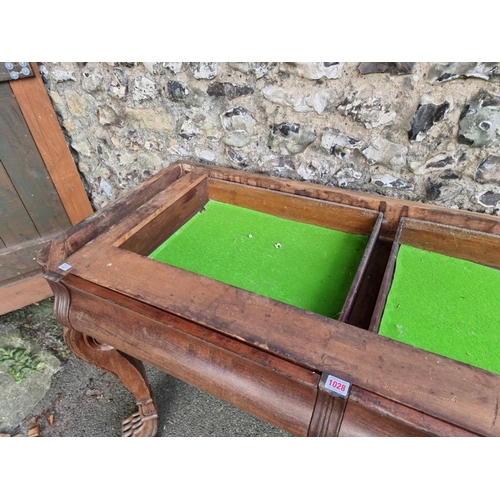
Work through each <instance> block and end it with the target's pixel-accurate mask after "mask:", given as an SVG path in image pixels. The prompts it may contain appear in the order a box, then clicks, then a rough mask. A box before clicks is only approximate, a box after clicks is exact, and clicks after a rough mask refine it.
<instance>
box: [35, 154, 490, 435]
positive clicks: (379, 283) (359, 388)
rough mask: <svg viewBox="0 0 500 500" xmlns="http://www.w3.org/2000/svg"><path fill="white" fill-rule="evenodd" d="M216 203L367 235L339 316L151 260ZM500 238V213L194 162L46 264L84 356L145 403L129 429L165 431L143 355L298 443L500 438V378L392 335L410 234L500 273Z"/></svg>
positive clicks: (144, 189) (123, 200)
mask: <svg viewBox="0 0 500 500" xmlns="http://www.w3.org/2000/svg"><path fill="white" fill-rule="evenodd" d="M208 200H216V201H220V202H224V203H229V204H233V205H237V206H241V207H245V208H249V209H253V210H257V211H261V212H264V213H267V214H271V215H275V216H279V217H282V218H285V219H291V220H295V221H299V222H306V223H309V224H314V225H317V226H321V227H326V228H330V229H336V230H340V231H344V232H348V233H355V234H362V235H365V236H366V237H367V240H368V243H367V246H366V249H365V252H364V254H363V257H362V259H361V262H360V264H359V267H358V268H357V271H356V274H355V276H354V279H353V282H352V286H351V288H350V290H349V293H348V295H347V298H346V300H345V303H344V306H343V308H342V311H341V313H340V316H339V317H338V319H332V318H329V317H325V316H322V315H320V314H316V313H312V312H309V311H306V310H302V309H299V308H297V307H294V306H291V305H288V304H285V303H283V302H280V301H278V300H273V299H270V298H267V297H264V296H261V295H258V294H256V293H252V292H250V291H247V290H243V289H240V288H237V287H235V286H231V285H227V284H225V283H222V282H220V281H216V280H214V279H211V278H207V277H204V276H201V275H198V274H196V273H193V272H189V271H185V270H183V269H180V268H177V267H174V266H171V265H167V264H164V263H162V262H157V261H155V260H152V259H150V258H148V255H149V254H150V253H151V252H152V251H153V250H154V249H155V248H156V247H158V245H160V244H161V243H162V242H163V241H164V240H165V239H166V238H167V237H169V236H170V235H172V234H174V233H175V232H176V231H177V230H178V229H179V228H180V227H181V226H183V224H185V223H186V221H188V220H190V219H191V218H192V217H193V216H194V215H195V214H196V213H198V212H199V211H200V210H202V209H203V207H204V206H205V204H206V203H207V202H208ZM499 234H500V221H499V219H498V218H497V217H494V216H489V215H484V214H476V213H469V212H465V211H460V210H455V209H448V208H443V207H438V206H433V205H427V204H420V203H415V202H409V201H405V200H399V199H392V198H388V197H382V196H376V195H371V194H364V193H360V192H352V191H347V190H343V189H338V188H333V187H325V186H321V185H316V184H310V183H305V182H298V181H291V180H286V179H278V178H273V177H268V176H264V175H258V174H253V173H248V172H243V171H237V170H231V169H225V168H220V167H211V166H204V165H197V164H192V163H187V162H178V163H175V164H173V165H171V166H169V167H167V168H165V169H164V170H162V171H161V172H159V173H158V174H156V175H155V176H153V177H152V178H150V179H149V180H148V181H146V182H145V183H143V184H141V185H140V186H138V187H136V188H134V189H132V190H131V191H129V192H128V193H126V194H124V195H122V196H121V197H120V198H118V199H117V200H115V201H114V202H111V203H110V204H109V205H107V206H106V207H104V208H103V209H102V210H100V211H99V212H97V213H95V214H94V215H92V216H90V217H89V218H87V219H86V220H85V221H83V222H81V223H80V224H78V225H77V226H75V227H73V228H71V229H70V230H68V231H67V232H66V233H64V234H62V235H61V236H59V237H58V238H56V239H54V240H53V241H52V242H51V243H50V244H49V245H47V246H46V247H45V248H44V249H43V250H42V251H41V252H40V254H39V256H38V262H39V264H40V266H41V267H42V269H43V271H44V276H45V278H46V279H47V280H48V282H49V284H50V286H51V287H52V290H53V291H54V294H55V314H56V317H57V319H58V321H59V322H60V323H61V324H62V325H63V326H64V336H65V340H66V342H67V343H68V345H69V347H70V349H71V350H72V351H73V352H74V353H75V354H76V355H77V356H79V357H80V358H82V359H83V360H85V361H87V362H89V363H92V364H94V365H96V366H98V367H100V368H102V369H104V370H107V371H109V372H111V373H113V374H115V375H116V376H117V377H118V378H119V379H120V380H121V381H122V382H123V384H124V385H125V386H126V387H127V388H128V389H129V390H130V391H131V392H132V394H133V395H134V397H135V399H136V401H137V406H138V411H137V412H136V413H135V414H134V415H132V416H131V417H130V418H129V419H127V420H125V421H124V422H123V424H122V434H123V435H125V436H153V435H155V434H156V431H157V413H156V408H155V404H154V397H153V395H152V393H151V390H150V387H149V385H148V383H147V380H146V377H145V373H144V369H143V362H146V363H149V364H150V365H152V366H155V367H157V368H159V369H160V370H163V371H165V372H167V373H169V374H171V375H172V376H174V377H177V378H179V379H181V380H184V381H185V382H187V383H189V384H192V385H194V386H196V387H198V388H200V389H202V390H204V391H206V392H209V393H211V394H212V395H214V396H216V397H218V398H220V399H222V400H224V401H227V402H229V403H231V404H233V405H235V406H237V407H239V408H241V409H243V410H244V411H246V412H249V413H251V414H253V415H255V416H257V417H259V418H261V419H263V420H265V421H267V422H270V423H271V424H274V425H276V426H278V427H280V428H282V429H284V430H286V431H288V432H290V433H292V434H294V435H297V436H476V435H485V436H496V435H499V434H500V421H499V419H498V418H497V417H498V406H499V402H498V398H499V394H500V376H499V375H497V374H494V373H491V372H488V371H486V370H482V369H479V368H476V367H473V366H469V365H467V364H465V363H461V362H458V361H454V360H452V359H449V358H446V357H444V356H440V355H437V354H432V353H430V352H426V351H423V350H421V349H418V348H415V347H412V346H409V345H406V344H403V343H401V342H397V341H394V340H392V339H388V338H385V337H383V336H381V335H378V334H377V328H378V325H379V322H380V317H381V314H382V311H383V307H384V304H385V300H386V296H387V291H388V289H389V287H390V281H391V276H392V272H393V269H394V261H395V256H396V254H397V248H398V245H399V244H400V243H401V242H404V243H408V244H412V245H415V246H417V247H419V248H424V249H428V250H434V251H439V252H441V253H444V254H447V255H452V256H457V257H460V258H464V259H469V260H473V261H475V262H479V263H481V264H485V265H488V266H491V267H495V268H500V257H499V255H500V252H499V251H498V249H499V248H500V246H499V242H500V236H499ZM200 251H201V250H200ZM499 324H500V322H499Z"/></svg>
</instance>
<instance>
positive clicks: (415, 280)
mask: <svg viewBox="0 0 500 500" xmlns="http://www.w3.org/2000/svg"><path fill="white" fill-rule="evenodd" d="M379 333H380V334H381V335H384V336H385V337H389V338H392V339H395V340H398V341H400V342H404V343H406V344H410V345H412V346H416V347H419V348H421V349H424V350H426V351H430V352H434V353H436V354H441V355H442V356H446V357H448V358H451V359H455V360H457V361H462V362H464V363H467V364H469V365H472V366H477V367H479V368H483V369H485V370H488V371H491V372H494V373H500V271H498V270H496V269H492V268H489V267H486V266H482V265H479V264H476V263H473V262H469V261H466V260H462V259H457V258H454V257H448V256H445V255H441V254H437V253H433V252H429V251H426V250H420V249H417V248H414V247H410V246H408V245H401V246H400V248H399V252H398V255H397V260H396V269H395V273H394V277H393V281H392V285H391V289H390V291H389V295H388V298H387V302H386V306H385V310H384V314H383V316H382V321H381V324H380V328H379Z"/></svg>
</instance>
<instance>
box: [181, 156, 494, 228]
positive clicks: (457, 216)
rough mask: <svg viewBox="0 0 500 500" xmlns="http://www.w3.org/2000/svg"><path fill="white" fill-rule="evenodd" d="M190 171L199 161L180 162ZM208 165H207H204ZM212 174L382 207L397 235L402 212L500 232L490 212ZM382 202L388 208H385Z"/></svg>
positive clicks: (224, 171)
mask: <svg viewBox="0 0 500 500" xmlns="http://www.w3.org/2000/svg"><path fill="white" fill-rule="evenodd" d="M178 164H180V165H181V166H182V168H183V169H184V170H186V171H190V170H194V169H197V168H199V167H200V165H198V164H196V163H188V162H182V161H181V162H178ZM202 166H203V167H206V165H202ZM210 177H211V178H212V179H218V180H222V181H229V182H235V183H237V184H243V185H246V186H253V187H258V188H263V189H268V190H271V191H280V192H283V193H289V194H295V195H298V196H305V197H308V198H315V199H318V200H326V201H331V202H334V203H340V204H345V205H349V206H353V207H360V208H367V209H370V210H377V211H378V210H380V211H383V213H384V224H383V226H382V236H384V237H388V238H393V237H394V235H395V233H396V230H397V226H398V223H399V219H400V217H401V216H406V217H412V218H414V219H420V220H427V221H429V222H437V223H441V224H451V225H455V226H459V227H463V228H469V229H474V230H476V231H484V232H487V233H492V234H500V220H499V218H498V217H496V216H493V215H487V214H476V213H473V212H466V211H464V210H458V209H453V208H447V207H440V206H435V205H426V204H424V203H420V202H412V201H408V200H400V199H398V198H388V197H387V196H381V195H376V194H371V193H361V192H358V191H350V190H348V189H341V188H335V187H330V186H322V185H318V184H310V183H307V182H302V181H292V180H288V179H278V178H276V177H270V176H265V175H259V174H254V173H251V172H244V171H241V170H233V169H229V168H223V167H210ZM381 206H384V207H385V208H384V209H383V210H382V208H381Z"/></svg>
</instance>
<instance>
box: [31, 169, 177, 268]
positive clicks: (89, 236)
mask: <svg viewBox="0 0 500 500" xmlns="http://www.w3.org/2000/svg"><path fill="white" fill-rule="evenodd" d="M182 173H183V171H182V168H181V167H180V166H179V165H175V164H174V165H171V166H170V167H168V168H166V169H164V170H162V171H160V172H158V173H157V174H156V175H154V176H152V177H151V178H149V179H148V180H147V181H145V182H144V183H142V184H141V185H140V186H138V187H137V188H136V189H134V190H132V191H130V192H128V193H123V194H122V195H121V196H119V197H118V198H117V199H115V200H113V201H112V202H110V203H108V204H107V205H106V206H105V207H104V208H103V209H101V210H100V211H99V212H96V213H94V214H93V215H91V216H90V217H87V219H85V220H83V221H82V222H80V223H79V224H77V225H76V226H74V227H73V228H71V229H69V230H68V231H66V232H65V233H64V235H61V236H59V237H57V238H54V240H52V242H51V244H50V245H48V246H47V247H46V248H45V249H43V251H41V252H40V253H39V259H38V264H39V266H40V267H41V269H42V270H43V271H45V270H47V269H49V267H50V268H52V267H54V268H56V267H57V266H58V265H59V264H60V263H61V262H63V261H64V259H66V257H68V256H70V255H72V254H73V253H75V252H76V251H78V250H79V249H80V248H82V247H83V246H84V245H86V244H87V243H89V242H90V241H92V240H94V239H96V238H98V237H99V236H101V235H102V234H103V233H105V232H106V231H108V230H109V229H110V228H111V227H112V226H113V225H115V224H116V223H117V222H119V221H122V220H123V219H124V218H125V217H126V216H127V215H129V214H131V213H132V212H134V211H135V210H136V209H138V208H139V207H140V206H141V205H143V204H144V201H145V199H146V198H148V197H150V198H154V197H155V196H156V195H158V194H159V193H161V192H162V191H163V190H164V189H167V188H168V186H169V185H170V184H172V183H174V182H175V181H176V180H177V179H179V178H180V177H181V175H182Z"/></svg>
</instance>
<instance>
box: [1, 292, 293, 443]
mask: <svg viewBox="0 0 500 500" xmlns="http://www.w3.org/2000/svg"><path fill="white" fill-rule="evenodd" d="M52 308H53V300H52V299H48V300H45V301H43V302H40V303H39V304H33V305H31V306H28V307H26V308H24V309H20V310H18V311H15V312H12V313H9V314H5V315H3V316H0V347H1V346H2V343H1V341H2V340H3V346H5V345H6V343H7V344H8V343H9V342H13V340H11V339H16V340H15V342H17V345H11V346H8V347H19V346H22V347H23V348H25V349H26V352H28V353H31V354H32V355H33V356H35V357H36V359H42V357H44V356H45V357H46V358H47V359H48V358H49V357H50V359H55V360H57V361H59V363H58V362H57V361H54V362H53V363H52V365H51V366H52V371H53V372H54V373H53V374H52V375H51V376H50V377H48V379H49V380H48V384H47V387H45V388H40V387H39V384H37V382H39V381H40V379H41V378H42V375H43V374H44V372H45V370H48V369H49V365H48V364H47V365H46V366H45V367H44V368H43V371H42V372H41V373H39V372H36V371H33V372H29V373H28V375H27V376H26V379H25V380H24V381H22V382H19V383H16V382H15V381H14V379H13V378H12V376H10V375H8V374H7V370H6V368H7V367H6V366H5V365H2V363H0V370H3V372H2V371H0V382H2V381H3V382H4V383H6V384H8V385H9V387H10V389H11V390H10V392H6V391H2V393H3V395H2V396H0V397H1V398H2V399H3V401H2V405H0V406H1V407H2V410H0V433H2V434H7V435H12V436H16V435H17V436H27V435H28V434H29V433H30V432H31V433H38V432H39V435H40V436H47V437H52V436H64V437H70V436H73V437H77V436H96V437H97V436H101V437H112V436H120V434H121V421H122V420H123V419H124V418H127V417H128V416H129V415H130V414H132V413H133V412H135V411H136V406H135V403H134V399H133V397H132V395H131V394H130V393H129V392H128V391H127V390H126V389H125V388H124V387H123V385H122V384H121V382H119V381H118V380H117V379H116V378H115V377H114V376H113V375H111V374H109V373H108V372H105V371H103V370H100V369H98V368H95V367H93V366H91V365H89V364H87V363H85V362H83V361H81V360H80V359H78V358H76V357H75V356H74V355H73V354H72V353H71V352H70V351H69V349H68V348H67V346H66V344H65V343H64V341H63V338H62V328H61V326H60V325H59V324H58V323H57V322H56V321H55V318H54V315H53V312H52ZM44 359H45V358H44ZM146 371H147V375H148V380H149V382H150V384H151V386H152V389H153V394H154V395H155V399H156V404H157V408H158V413H159V422H158V436H178V437H182V436H186V437H187V436H221V437H222V436H227V437H229V436H234V437H236V436H249V437H250V436H288V434H287V433H285V432H283V431H282V430H280V429H278V428H276V427H274V426H272V425H270V424H268V423H266V422H263V421H261V420H259V419H257V418H254V417H252V416H250V415H248V414H246V413H244V412H242V411H240V410H239V409H237V408H235V407H233V406H231V405H228V404H226V403H224V402H222V401H220V400H218V399H216V398H214V397H212V396H210V395H208V394H206V393H204V392H202V391H199V390H198V389H196V388H194V387H191V386H189V385H188V384H185V383H184V382H182V381H180V380H178V379H175V378H173V377H171V376H169V375H167V374H165V373H163V372H160V371H159V370H157V369H155V368H153V367H150V366H146ZM32 386H33V387H32ZM6 394H7V396H6ZM27 398H30V399H27ZM7 399H9V400H7ZM6 408H9V409H10V411H11V412H13V415H14V416H12V415H11V416H10V422H9V423H8V424H6V423H5V422H6V420H5V419H2V416H5V415H3V414H2V412H3V413H5V412H6V410H5V409H6ZM20 412H21V413H20ZM16 415H17V416H18V418H17V420H16ZM12 419H14V420H12ZM2 422H3V423H2ZM33 428H35V431H33V430H31V431H30V429H33Z"/></svg>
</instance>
